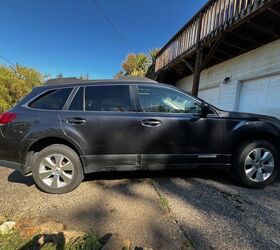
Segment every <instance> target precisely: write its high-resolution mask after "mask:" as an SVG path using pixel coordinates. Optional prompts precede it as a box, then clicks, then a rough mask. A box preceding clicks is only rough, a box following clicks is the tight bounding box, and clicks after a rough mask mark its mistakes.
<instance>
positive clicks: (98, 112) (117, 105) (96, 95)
mask: <svg viewBox="0 0 280 250" xmlns="http://www.w3.org/2000/svg"><path fill="white" fill-rule="evenodd" d="M61 120H62V123H63V127H64V130H65V133H66V134H67V135H68V136H69V137H72V138H73V139H74V140H76V141H77V142H78V144H79V145H80V146H81V147H82V148H83V149H84V151H85V155H84V156H82V157H84V158H85V161H86V162H87V165H88V168H89V170H88V171H89V172H90V171H100V170H113V169H114V168H122V169H124V170H125V169H126V167H127V168H128V169H131V166H133V165H136V160H137V153H138V151H139V143H138V140H137V136H138V133H137V129H138V128H139V123H138V118H137V113H136V111H135V105H134V102H133V100H132V99H131V96H130V86H129V85H114V86H112V85H110V86H109V85H108V86H106V85H105V86H104V85H103V86H86V87H80V89H79V90H78V92H77V93H76V96H75V97H74V99H73V101H72V102H71V104H70V106H69V108H68V110H64V111H63V112H62V115H61ZM122 169H121V170H122Z"/></svg>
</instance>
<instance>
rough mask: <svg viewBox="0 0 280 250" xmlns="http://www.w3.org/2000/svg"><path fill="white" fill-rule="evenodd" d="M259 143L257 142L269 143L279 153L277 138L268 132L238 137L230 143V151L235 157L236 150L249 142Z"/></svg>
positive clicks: (279, 145) (279, 147)
mask: <svg viewBox="0 0 280 250" xmlns="http://www.w3.org/2000/svg"><path fill="white" fill-rule="evenodd" d="M253 140H255V141H257V140H258V141H259V140H264V141H267V142H269V143H271V144H272V145H273V146H274V147H275V148H276V150H277V151H278V153H280V143H279V137H278V136H275V134H274V133H271V132H269V131H258V132H252V133H246V134H245V133H244V134H241V135H239V136H238V137H237V138H236V139H235V140H234V141H233V143H232V145H231V149H232V152H233V155H235V153H236V150H237V148H238V147H239V146H240V145H242V144H244V143H246V142H249V141H253Z"/></svg>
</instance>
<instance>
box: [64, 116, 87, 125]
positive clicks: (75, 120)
mask: <svg viewBox="0 0 280 250" xmlns="http://www.w3.org/2000/svg"><path fill="white" fill-rule="evenodd" d="M86 122H87V121H86V120H85V119H83V118H80V117H75V118H70V119H67V123H70V124H75V125H80V124H84V123H86Z"/></svg>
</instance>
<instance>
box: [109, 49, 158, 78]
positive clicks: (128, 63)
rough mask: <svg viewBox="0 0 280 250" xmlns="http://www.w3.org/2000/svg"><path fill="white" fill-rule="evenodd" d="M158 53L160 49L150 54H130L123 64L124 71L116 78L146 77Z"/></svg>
mask: <svg viewBox="0 0 280 250" xmlns="http://www.w3.org/2000/svg"><path fill="white" fill-rule="evenodd" d="M157 52H158V49H153V50H150V51H149V53H148V54H144V53H139V54H133V53H132V54H128V55H127V57H126V59H125V61H124V62H123V63H122V70H121V71H119V72H118V73H117V74H116V75H115V77H114V78H116V79H118V78H120V77H122V76H135V77H145V76H146V73H147V71H148V69H149V67H150V66H151V65H152V63H153V62H154V60H155V56H156V53H157Z"/></svg>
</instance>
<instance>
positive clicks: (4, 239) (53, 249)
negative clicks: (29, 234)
mask: <svg viewBox="0 0 280 250" xmlns="http://www.w3.org/2000/svg"><path fill="white" fill-rule="evenodd" d="M57 236H59V234H58V235H57ZM40 237H41V235H36V236H34V237H33V238H32V239H26V240H24V239H23V238H22V237H21V236H20V234H19V232H18V231H11V232H10V233H9V234H4V235H2V234H0V250H15V249H19V250H36V249H42V250H100V249H101V248H102V244H101V243H100V242H99V239H98V237H97V234H96V233H95V232H94V231H92V230H91V231H89V232H88V233H87V234H85V235H84V236H83V237H81V238H78V239H76V240H72V241H70V242H68V243H65V242H64V241H65V240H64V238H63V237H62V238H61V239H60V240H59V241H57V242H55V243H54V242H50V243H46V244H44V245H43V246H41V247H40V246H39V245H38V240H39V238H40Z"/></svg>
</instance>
